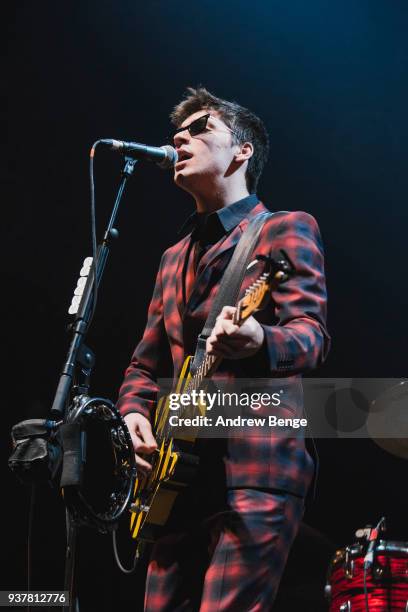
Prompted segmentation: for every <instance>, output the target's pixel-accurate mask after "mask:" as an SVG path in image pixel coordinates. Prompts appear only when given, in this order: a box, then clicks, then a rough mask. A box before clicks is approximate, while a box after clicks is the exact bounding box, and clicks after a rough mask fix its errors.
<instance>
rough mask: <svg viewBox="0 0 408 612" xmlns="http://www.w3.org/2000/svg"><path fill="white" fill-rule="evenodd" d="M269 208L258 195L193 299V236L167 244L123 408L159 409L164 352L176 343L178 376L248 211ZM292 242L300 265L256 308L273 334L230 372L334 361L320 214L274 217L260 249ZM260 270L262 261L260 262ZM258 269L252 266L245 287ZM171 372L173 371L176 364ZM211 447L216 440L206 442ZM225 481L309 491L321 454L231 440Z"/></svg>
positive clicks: (293, 372) (286, 370)
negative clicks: (189, 262)
mask: <svg viewBox="0 0 408 612" xmlns="http://www.w3.org/2000/svg"><path fill="white" fill-rule="evenodd" d="M265 211H267V209H266V208H265V206H264V205H263V204H262V203H258V204H257V205H256V206H255V207H254V208H253V209H252V210H251V211H250V213H249V214H248V216H247V217H246V218H245V219H243V220H242V221H241V223H239V225H237V226H236V227H235V228H234V229H233V230H231V232H229V233H228V234H226V236H224V237H223V238H222V239H221V240H220V241H219V242H217V243H216V244H214V245H213V246H212V247H211V248H210V249H209V250H208V251H206V253H205V254H204V255H203V257H202V258H201V260H200V262H199V266H198V269H197V274H196V280H195V284H194V286H193V289H192V292H191V294H190V296H189V298H188V301H187V303H186V304H185V303H184V300H183V284H182V283H183V266H184V262H185V259H186V255H187V253H188V247H189V244H190V236H191V235H188V236H186V237H185V238H183V239H182V240H180V241H179V242H177V244H175V245H173V246H171V247H170V248H169V249H167V250H166V251H165V252H164V254H163V256H162V259H161V263H160V267H159V271H158V273H157V278H156V284H155V288H154V292H153V297H152V300H151V303H150V306H149V310H148V320H147V325H146V329H145V331H144V334H143V337H142V340H141V341H140V342H139V344H138V345H137V347H136V349H135V352H134V354H133V357H132V359H131V362H130V365H129V367H128V368H127V370H126V372H125V378H124V381H123V383H122V386H121V388H120V391H119V400H118V408H119V410H120V412H121V414H122V415H123V416H125V415H126V414H128V413H130V412H140V413H142V414H143V415H145V416H146V417H148V418H150V417H151V415H152V411H153V410H154V408H155V403H156V398H157V392H158V384H157V377H158V375H159V373H160V375H161V376H164V373H163V371H162V358H163V355H164V354H165V351H166V349H168V348H170V351H171V356H172V361H173V367H174V372H173V375H174V376H177V375H178V374H179V372H180V370H181V367H182V364H183V361H184V358H185V356H187V355H189V354H194V351H195V344H196V341H197V335H198V334H199V333H200V332H201V329H202V327H203V325H204V322H205V320H206V318H207V316H208V313H209V309H210V306H211V303H212V301H213V298H214V296H215V295H216V293H217V290H218V288H219V285H220V281H221V278H222V274H223V272H224V270H225V268H226V266H227V265H228V262H229V260H230V258H231V256H232V253H233V251H234V247H235V246H236V244H237V243H238V240H239V238H240V237H241V235H242V232H243V231H244V229H245V228H246V226H247V224H248V222H249V219H250V218H251V217H252V216H253V215H256V214H258V213H260V212H265ZM282 248H283V249H284V250H285V251H286V252H287V254H288V255H289V257H290V259H291V261H292V262H293V264H294V266H295V269H296V273H295V275H294V276H293V277H292V278H291V279H290V280H289V281H288V282H286V283H285V284H282V285H280V286H279V287H278V288H277V289H276V290H274V291H273V292H272V296H271V298H272V299H271V301H270V303H269V305H268V306H267V307H266V308H265V309H264V310H263V311H260V312H259V313H257V314H256V315H255V316H256V318H257V319H258V321H259V322H260V324H261V325H262V326H263V328H264V332H265V341H264V346H263V347H262V348H261V350H260V351H259V352H258V353H257V354H256V355H254V356H253V357H250V358H246V359H241V360H224V361H223V362H222V372H223V373H224V374H225V375H227V376H229V377H232V378H233V377H238V378H250V377H289V376H293V377H299V376H300V375H301V374H302V373H304V372H306V371H308V370H311V369H313V368H315V367H317V366H318V365H319V364H321V363H322V362H323V360H324V359H325V357H326V355H327V352H328V349H329V344H330V338H329V335H328V333H327V330H326V286H325V278H324V261H323V247H322V241H321V237H320V232H319V228H318V225H317V223H316V221H315V219H314V218H313V217H312V216H311V215H309V214H308V213H305V212H299V211H296V212H286V211H285V212H277V213H275V214H274V215H273V216H272V217H271V218H270V219H268V221H267V222H266V223H265V225H264V227H263V229H262V231H261V234H260V237H259V239H258V242H257V245H256V247H255V249H254V254H264V255H268V254H271V253H272V254H273V253H274V252H278V251H279V249H282ZM254 268H256V266H254ZM258 275H259V269H258V270H249V271H248V272H247V274H246V276H245V279H244V282H243V285H242V293H243V292H244V291H245V289H246V287H248V286H249V285H250V284H251V283H252V282H253V281H254V280H255V279H256V277H257V276H258ZM167 377H171V373H170V372H167ZM200 442H201V443H202V446H207V450H208V449H210V450H209V452H208V453H207V454H208V456H210V455H211V452H212V451H211V443H213V442H215V441H214V440H205V441H203V440H201V441H200ZM222 455H223V456H222V461H223V464H224V467H225V475H226V484H227V486H230V487H241V486H242V487H244V486H248V487H263V488H277V489H282V490H286V491H288V492H291V493H294V494H297V495H302V496H303V495H304V494H305V493H306V490H307V487H308V485H309V483H310V480H311V477H312V474H313V462H312V460H311V458H310V456H309V455H308V453H307V452H306V450H305V447H304V440H303V439H302V437H301V436H300V437H289V436H288V437H282V436H279V437H276V435H275V436H274V435H273V434H271V437H270V438H268V437H265V435H263V436H261V437H258V438H255V437H245V438H244V437H243V438H231V439H228V441H227V442H226V444H225V447H224V450H223V452H222Z"/></svg>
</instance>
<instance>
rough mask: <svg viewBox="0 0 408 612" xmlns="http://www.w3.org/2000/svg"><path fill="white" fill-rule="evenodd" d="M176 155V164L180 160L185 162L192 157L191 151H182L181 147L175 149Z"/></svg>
mask: <svg viewBox="0 0 408 612" xmlns="http://www.w3.org/2000/svg"><path fill="white" fill-rule="evenodd" d="M177 155H178V159H177V164H179V163H180V162H185V161H187V160H188V159H191V158H192V157H193V154H192V153H189V152H188V151H184V150H183V149H179V150H178V151H177ZM177 164H176V166H177Z"/></svg>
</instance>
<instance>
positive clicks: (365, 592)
mask: <svg viewBox="0 0 408 612" xmlns="http://www.w3.org/2000/svg"><path fill="white" fill-rule="evenodd" d="M363 588H364V601H365V609H366V612H370V608H369V605H368V590H367V567H366V566H364V570H363Z"/></svg>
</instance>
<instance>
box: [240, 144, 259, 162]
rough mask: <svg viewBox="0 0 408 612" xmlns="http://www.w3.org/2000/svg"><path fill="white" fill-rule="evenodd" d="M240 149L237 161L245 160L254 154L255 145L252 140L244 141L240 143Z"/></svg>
mask: <svg viewBox="0 0 408 612" xmlns="http://www.w3.org/2000/svg"><path fill="white" fill-rule="evenodd" d="M238 146H239V151H238V153H236V155H235V161H236V162H243V161H245V160H247V159H249V158H250V157H252V155H253V154H254V147H253V145H252V143H251V142H244V143H243V144H240V145H238Z"/></svg>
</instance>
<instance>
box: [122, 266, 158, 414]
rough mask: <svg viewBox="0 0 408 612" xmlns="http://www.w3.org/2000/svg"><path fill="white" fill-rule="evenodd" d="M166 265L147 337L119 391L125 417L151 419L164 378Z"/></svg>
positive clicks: (142, 341)
mask: <svg viewBox="0 0 408 612" xmlns="http://www.w3.org/2000/svg"><path fill="white" fill-rule="evenodd" d="M162 262H163V258H162V261H161V263H160V267H159V271H158V273H157V277H156V284H155V287H154V291H153V296H152V299H151V302H150V305H149V310H148V315H147V324H146V328H145V331H144V334H143V337H142V339H141V341H140V342H139V344H138V345H137V346H136V349H135V351H134V353H133V356H132V359H131V362H130V364H129V367H128V368H127V370H126V372H125V378H124V380H123V383H122V385H121V387H120V390H119V399H118V402H117V407H118V409H119V411H120V413H121V414H122V416H125V415H126V414H129V413H131V412H139V413H141V414H143V415H144V416H145V417H147V418H150V415H151V414H152V411H153V408H154V407H155V404H156V401H157V394H158V390H159V386H158V384H157V378H158V377H159V376H160V370H161V367H160V366H161V362H162V360H163V358H164V356H165V355H166V354H167V353H168V341H167V336H166V332H165V329H164V322H163V296H162V283H161V272H162ZM166 345H167V346H166Z"/></svg>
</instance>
